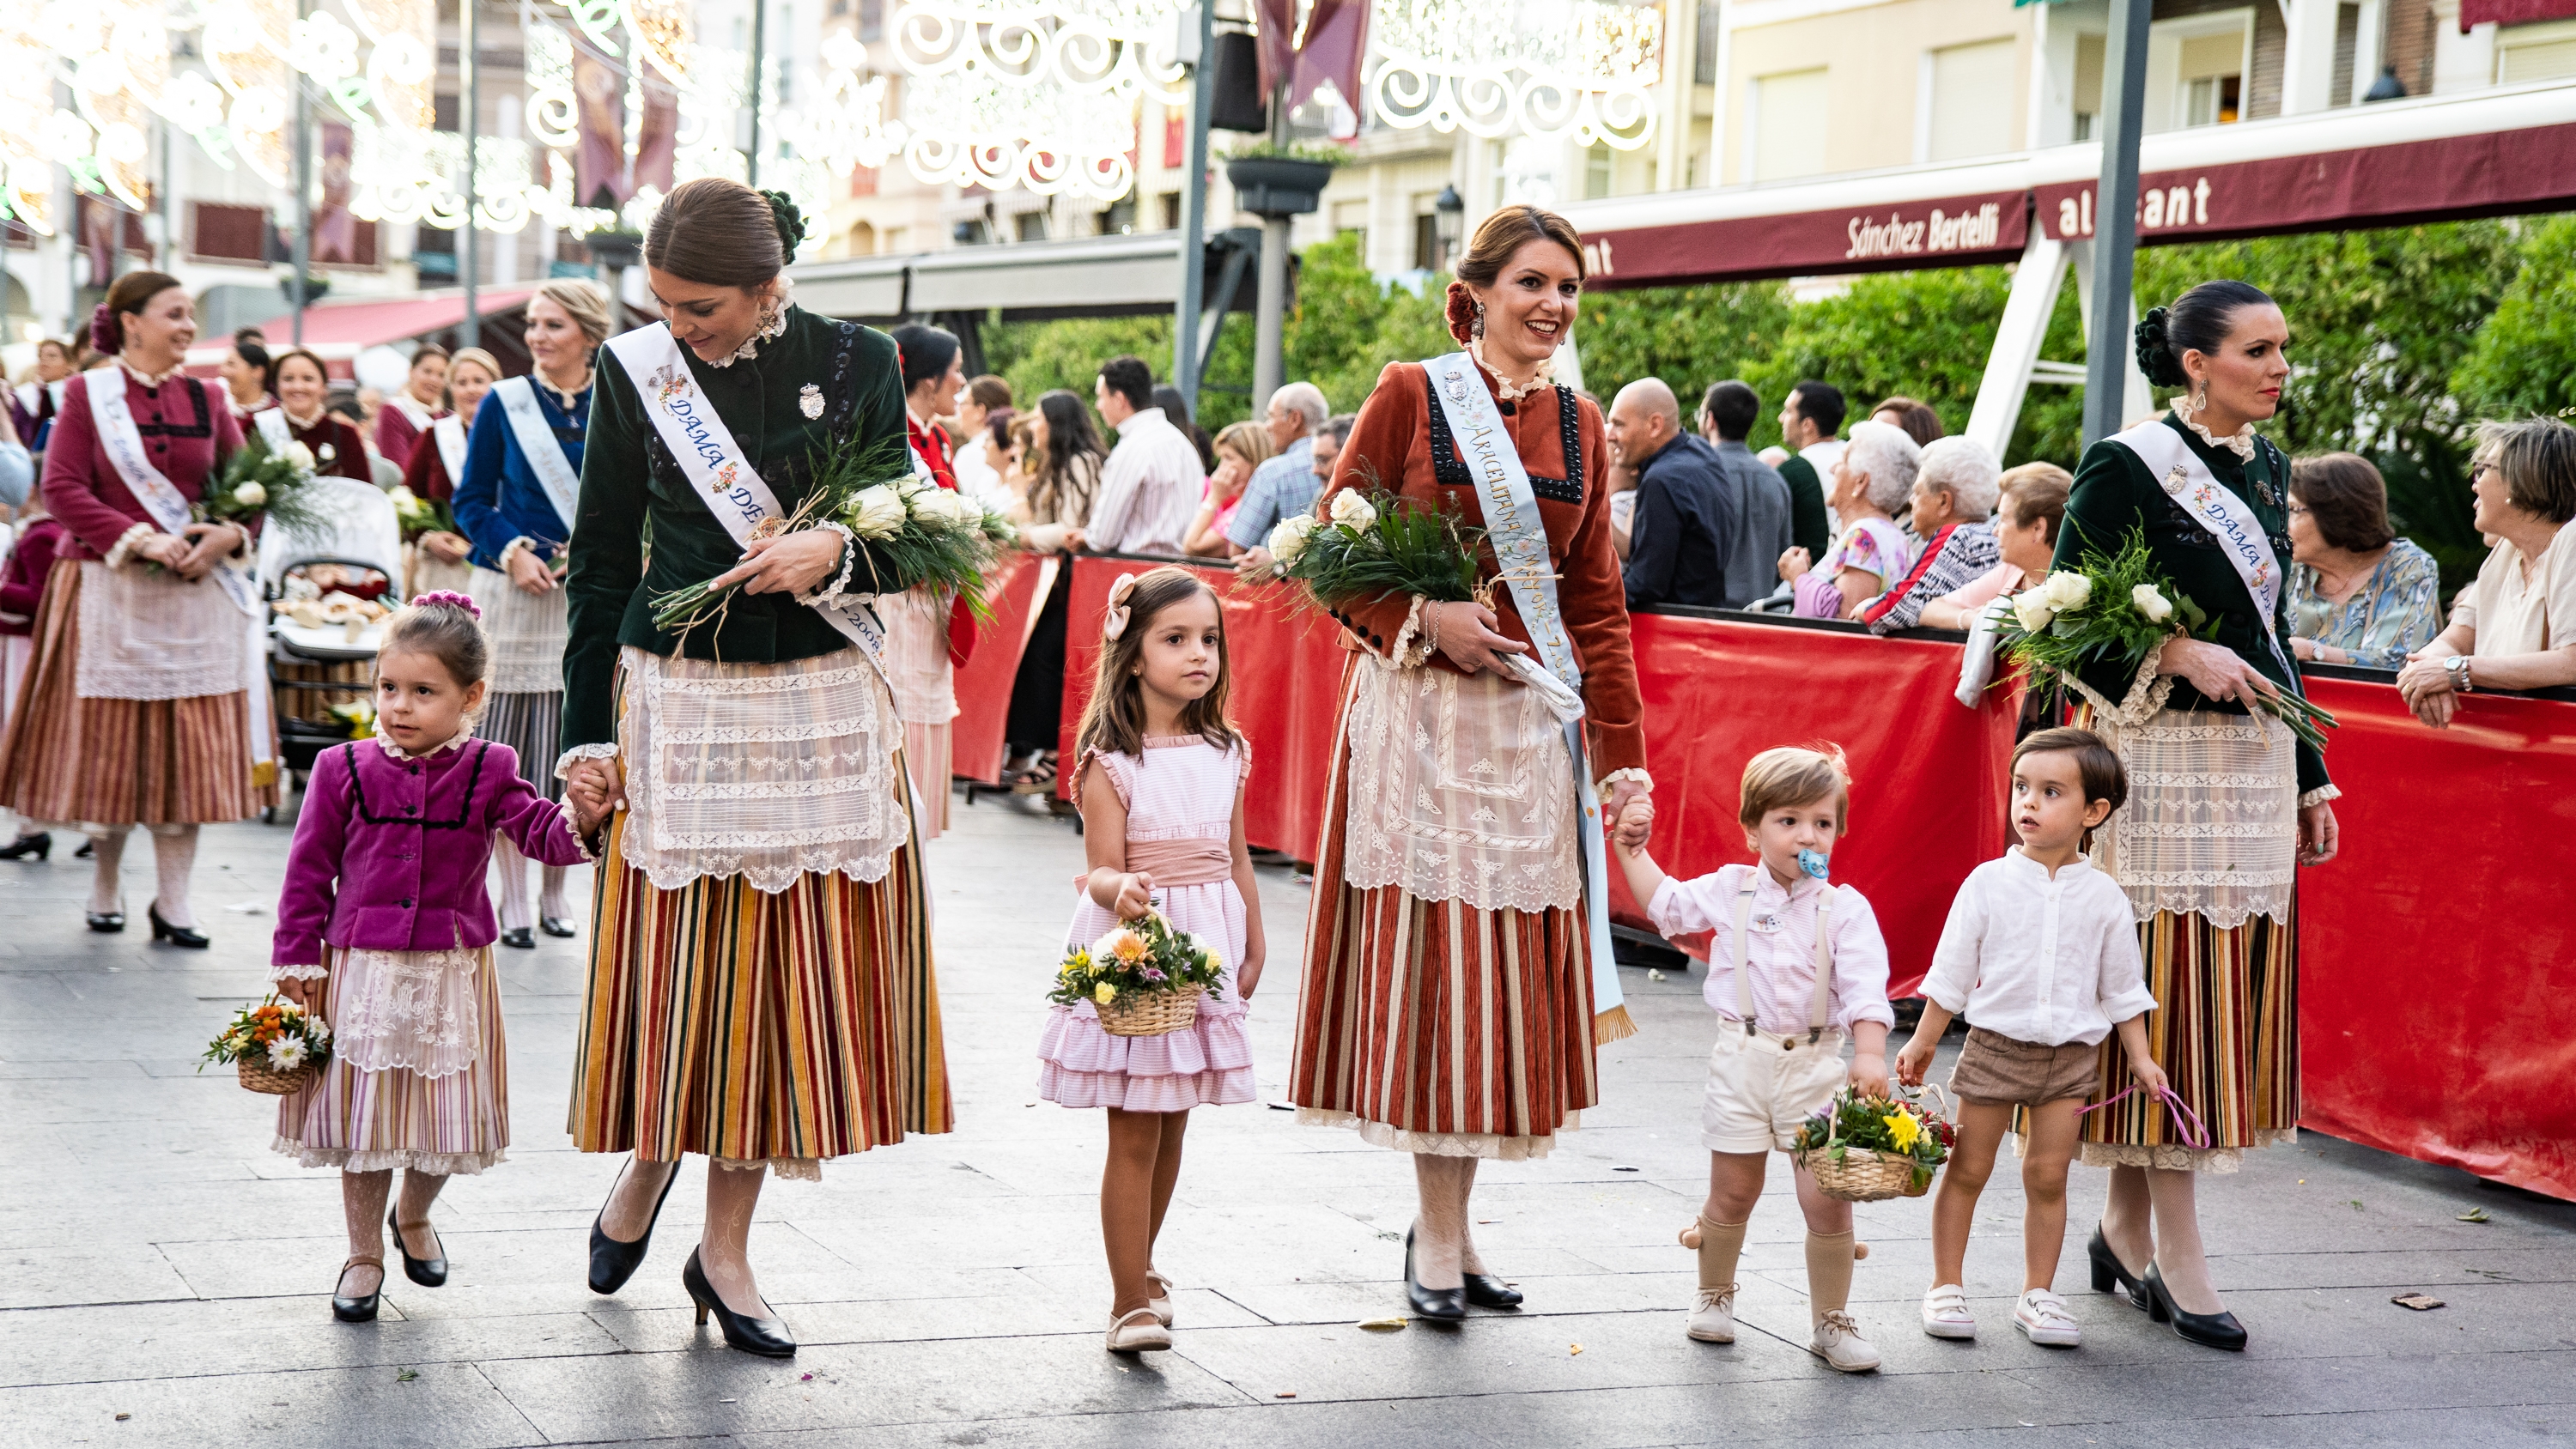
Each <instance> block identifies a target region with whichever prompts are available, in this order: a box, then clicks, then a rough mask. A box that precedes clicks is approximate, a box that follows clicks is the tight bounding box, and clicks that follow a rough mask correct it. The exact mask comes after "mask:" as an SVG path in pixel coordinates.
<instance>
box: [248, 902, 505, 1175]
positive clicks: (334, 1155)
mask: <svg viewBox="0 0 2576 1449" xmlns="http://www.w3.org/2000/svg"><path fill="white" fill-rule="evenodd" d="M323 954H324V961H323V964H324V965H326V966H330V967H331V968H333V969H332V972H331V974H330V975H329V976H327V977H324V978H323V979H322V980H321V981H320V982H319V983H317V984H319V985H320V987H321V988H322V999H321V1002H320V1004H318V1005H317V1006H315V1007H314V1011H315V1013H316V1014H317V1015H319V1016H320V1017H321V1018H322V1019H323V1020H324V1021H337V1020H339V1018H340V1013H339V1012H338V1011H337V1010H335V1009H334V1008H335V1007H337V1006H338V1004H339V1003H338V1002H337V1001H335V1000H334V999H333V993H334V992H335V990H336V989H337V987H338V985H339V983H340V981H341V979H342V976H343V972H342V971H341V970H340V969H339V968H340V956H341V954H342V953H340V952H339V951H336V950H333V949H331V948H329V947H325V948H324V951H323ZM474 994H475V1009H476V1011H477V1013H478V1014H479V1020H478V1022H477V1026H478V1028H479V1031H480V1034H481V1040H482V1051H481V1052H480V1053H479V1054H478V1055H477V1056H476V1057H475V1060H474V1064H473V1065H472V1066H469V1067H467V1068H465V1069H464V1070H463V1071H459V1072H452V1073H449V1074H448V1075H446V1076H443V1077H435V1078H433V1077H424V1076H421V1075H420V1074H419V1073H417V1072H411V1071H406V1070H404V1069H402V1068H399V1067H396V1068H391V1069H388V1070H385V1071H376V1072H369V1071H361V1070H359V1069H358V1068H356V1067H353V1066H350V1065H349V1064H348V1063H347V1062H345V1061H343V1060H341V1059H340V1058H338V1057H336V1056H335V1057H333V1058H332V1059H331V1060H330V1062H329V1063H327V1064H326V1065H325V1066H324V1067H323V1068H322V1071H321V1073H320V1074H319V1075H318V1076H316V1077H315V1078H314V1079H313V1080H312V1081H311V1082H309V1083H307V1084H306V1085H305V1087H304V1089H303V1090H302V1091H299V1092H294V1093H291V1094H289V1095H288V1096H285V1097H282V1098H280V1099H279V1100H278V1104H277V1139H276V1141H274V1142H273V1143H271V1144H270V1146H271V1147H273V1148H274V1149H275V1150H277V1151H278V1152H281V1153H284V1154H285V1155H287V1156H289V1157H292V1158H294V1159H295V1160H296V1161H297V1162H299V1163H302V1164H303V1165H304V1166H306V1167H337V1168H341V1169H343V1170H344V1171H348V1172H382V1171H384V1170H386V1169H387V1168H394V1167H399V1168H403V1169H406V1170H408V1171H412V1172H426V1173H437V1174H440V1175H445V1174H449V1173H465V1174H468V1175H471V1174H474V1173H478V1172H481V1171H482V1170H483V1169H485V1168H487V1167H490V1166H492V1165H493V1164H494V1163H497V1162H501V1161H504V1160H506V1159H507V1157H508V1148H509V1146H510V1073H509V1053H508V1052H507V1050H505V1048H504V1046H503V1044H502V1040H501V982H500V977H499V973H497V972H495V971H494V970H493V969H492V951H491V948H490V947H488V946H487V947H485V948H484V949H483V952H482V959H481V960H480V961H478V962H477V963H476V964H475V971H474Z"/></svg>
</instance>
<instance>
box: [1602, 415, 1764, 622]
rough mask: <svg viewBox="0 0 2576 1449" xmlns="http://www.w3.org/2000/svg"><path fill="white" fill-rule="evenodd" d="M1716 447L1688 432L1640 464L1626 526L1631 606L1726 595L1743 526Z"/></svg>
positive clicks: (1701, 601)
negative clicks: (1730, 561)
mask: <svg viewBox="0 0 2576 1449" xmlns="http://www.w3.org/2000/svg"><path fill="white" fill-rule="evenodd" d="M1726 483H1727V480H1726V476H1725V473H1724V470H1723V469H1722V468H1721V466H1720V465H1719V463H1718V459H1717V450H1716V449H1714V448H1711V447H1710V446H1709V445H1708V444H1707V443H1705V442H1703V441H1701V440H1700V439H1699V438H1698V437H1696V436H1694V435H1692V434H1689V433H1683V434H1680V435H1679V436H1677V437H1675V438H1674V439H1673V440H1672V441H1671V442H1669V443H1666V444H1665V445H1664V446H1663V448H1662V450H1661V451H1659V452H1657V453H1656V454H1655V456H1653V457H1651V458H1648V459H1647V460H1646V462H1645V466H1644V467H1642V468H1639V469H1638V470H1637V515H1636V520H1635V522H1633V523H1631V524H1630V525H1629V526H1628V566H1627V568H1626V570H1625V578H1626V581H1627V592H1628V607H1629V608H1632V609H1635V608H1641V607H1643V606H1645V605H1648V604H1698V605H1704V606H1707V607H1710V608H1717V607H1721V606H1723V605H1724V604H1725V603H1726V602H1727V600H1726V556H1727V554H1728V553H1729V552H1730V551H1732V550H1733V548H1734V547H1735V535H1736V532H1737V530H1738V527H1739V523H1738V519H1737V507H1736V502H1735V498H1734V496H1733V494H1732V492H1731V490H1729V489H1728V487H1727V486H1726Z"/></svg>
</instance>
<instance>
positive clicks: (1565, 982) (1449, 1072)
mask: <svg viewBox="0 0 2576 1449" xmlns="http://www.w3.org/2000/svg"><path fill="white" fill-rule="evenodd" d="M1363 667H1366V666H1363ZM1345 718H1346V719H1347V706H1346V708H1345ZM1335 755H1336V764H1335V766H1334V772H1333V787H1332V791H1331V793H1330V794H1329V795H1328V796H1327V797H1326V800H1325V805H1324V828H1323V835H1322V847H1321V850H1320V852H1319V853H1320V855H1321V856H1322V859H1320V860H1318V861H1317V862H1316V863H1315V902H1314V909H1313V913H1312V915H1311V916H1310V917H1309V919H1308V922H1307V927H1306V974H1305V981H1304V986H1303V989H1302V990H1301V991H1300V993H1299V996H1298V1004H1297V1010H1298V1017H1297V1050H1296V1057H1295V1060H1294V1061H1293V1063H1292V1064H1291V1066H1290V1069H1289V1091H1288V1096H1289V1100H1290V1101H1291V1102H1293V1103H1295V1104H1296V1105H1297V1108H1298V1115H1299V1120H1301V1121H1305V1122H1311V1123H1321V1124H1325V1125H1337V1126H1353V1127H1357V1128H1358V1129H1359V1133H1360V1136H1361V1138H1362V1139H1363V1140H1365V1141H1368V1142H1372V1143H1375V1144H1377V1145H1379V1146H1382V1147H1391V1148H1395V1149H1396V1150H1398V1151H1404V1152H1425V1153H1433V1154H1436V1155H1440V1156H1450V1157H1491V1158H1499V1159H1503V1160H1513V1159H1520V1158H1529V1157H1542V1156H1545V1155H1546V1154H1547V1153H1548V1152H1549V1151H1550V1150H1552V1149H1553V1147H1554V1146H1555V1135H1556V1133H1557V1132H1558V1131H1560V1130H1568V1129H1571V1128H1573V1127H1575V1126H1577V1125H1579V1123H1578V1114H1580V1113H1581V1111H1582V1110H1583V1109H1584V1108H1586V1107H1589V1106H1592V1105H1593V1104H1594V1103H1595V1102H1596V1101H1597V1100H1599V1086H1600V1083H1599V1078H1598V1075H1597V1072H1596V1068H1595V1063H1594V1057H1593V1023H1592V973H1591V969H1590V966H1589V964H1588V963H1587V962H1586V960H1585V954H1584V952H1585V946H1584V926H1583V918H1582V915H1581V913H1580V912H1579V911H1571V910H1559V909H1547V910H1539V911H1519V910H1510V909H1503V910H1478V909H1476V908H1475V907H1472V906H1469V905H1467V904H1466V903H1465V902H1463V901H1455V900H1447V901H1434V900H1424V899H1422V898H1421V897H1418V896H1415V895H1413V894H1411V893H1410V892H1408V891H1406V890H1404V889H1403V888H1402V887H1400V886H1381V887H1378V888H1375V889H1369V890H1362V889H1358V888H1355V887H1352V886H1350V885H1348V884H1345V883H1344V882H1343V868H1342V858H1343V853H1344V841H1345V836H1346V834H1347V831H1348V828H1349V817H1350V797H1349V790H1348V785H1349V774H1350V754H1349V750H1348V748H1347V747H1346V746H1343V745H1341V744H1338V743H1337V745H1336V748H1335Z"/></svg>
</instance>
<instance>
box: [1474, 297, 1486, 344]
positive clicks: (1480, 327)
mask: <svg viewBox="0 0 2576 1449" xmlns="http://www.w3.org/2000/svg"><path fill="white" fill-rule="evenodd" d="M1473 331H1474V334H1475V336H1476V337H1477V338H1479V339H1482V338H1483V337H1484V335H1485V304H1484V303H1482V302H1479V303H1477V304H1476V325H1475V327H1474V329H1473Z"/></svg>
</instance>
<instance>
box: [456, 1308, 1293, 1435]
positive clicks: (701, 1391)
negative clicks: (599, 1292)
mask: <svg viewBox="0 0 2576 1449" xmlns="http://www.w3.org/2000/svg"><path fill="white" fill-rule="evenodd" d="M1141 1359H1142V1361H1141V1362H1129V1361H1127V1360H1126V1359H1123V1358H1121V1357H1120V1356H1116V1355H1112V1354H1108V1353H1104V1352H1103V1351H1102V1350H1101V1346H1100V1340H1099V1339H1098V1338H1097V1337H1092V1336H1082V1335H1067V1336H1062V1337H1032V1338H1000V1339H970V1340H955V1341H948V1342H939V1343H887V1344H844V1345H825V1346H822V1347H818V1348H803V1349H800V1350H799V1351H798V1353H797V1355H796V1357H795V1358H793V1359H788V1360H768V1359H759V1358H754V1357H752V1356H751V1355H749V1354H743V1353H736V1352H734V1351H732V1350H730V1349H728V1348H725V1347H724V1346H723V1344H722V1341H721V1340H720V1339H719V1338H718V1337H717V1335H716V1331H715V1325H714V1324H713V1323H712V1322H710V1323H709V1324H708V1325H707V1329H706V1332H705V1335H704V1337H703V1338H702V1339H701V1340H700V1341H699V1343H698V1345H697V1346H695V1347H692V1348H691V1349H689V1350H688V1351H686V1352H680V1353H636V1354H621V1355H618V1356H616V1357H612V1358H598V1359H582V1360H519V1361H512V1362H507V1363H490V1364H485V1365H484V1366H483V1370H484V1372H485V1373H486V1374H487V1375H489V1377H490V1378H491V1380H492V1382H493V1383H494V1384H495V1385H497V1386H499V1388H500V1389H501V1391H502V1392H503V1393H504V1394H506V1395H507V1396H508V1398H509V1400H510V1402H511V1403H512V1404H514V1405H516V1406H517V1407H518V1409H519V1410H520V1412H522V1413H523V1414H525V1415H526V1416H527V1418H528V1419H529V1420H530V1421H531V1422H532V1423H534V1424H535V1425H536V1426H537V1428H538V1430H539V1431H540V1432H541V1433H543V1434H544V1436H545V1438H546V1439H547V1440H550V1441H556V1442H564V1441H571V1442H576V1443H579V1442H585V1441H592V1440H610V1441H620V1440H633V1439H647V1438H659V1437H668V1436H673V1435H679V1434H693V1433H694V1434H703V1433H708V1432H711V1431H714V1432H723V1433H727V1434H746V1433H751V1432H755V1431H763V1430H768V1431H776V1430H787V1429H828V1428H843V1427H852V1426H863V1425H870V1424H899V1423H918V1422H924V1421H929V1420H993V1419H1015V1418H1025V1417H1030V1416H1035V1415H1045V1414H1064V1413H1085V1414H1110V1413H1120V1412H1134V1411H1140V1410H1160V1409H1171V1408H1191V1407H1206V1406H1213V1405H1221V1404H1241V1403H1243V1402H1245V1396H1244V1395H1243V1394H1242V1393H1240V1392H1239V1391H1237V1390H1235V1389H1233V1388H1230V1387H1228V1386H1227V1385H1226V1384H1225V1383H1223V1382H1222V1381H1220V1380H1218V1379H1216V1378H1214V1377H1211V1376H1210V1375H1209V1374H1207V1373H1206V1372H1205V1371H1204V1370H1202V1369H1200V1368H1198V1367H1197V1366H1196V1365H1194V1364H1192V1363H1190V1362H1188V1361H1187V1360H1185V1359H1182V1358H1180V1357H1179V1356H1178V1355H1174V1354H1148V1355H1143V1356H1141ZM808 1374H810V1375H812V1377H811V1378H810V1379H809V1378H806V1377H805V1375H808ZM725 1399H732V1400H734V1402H733V1403H730V1404H726V1403H723V1402H721V1401H722V1400H725ZM955 1431H956V1430H955V1428H954V1427H953V1426H952V1429H951V1432H955Z"/></svg>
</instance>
